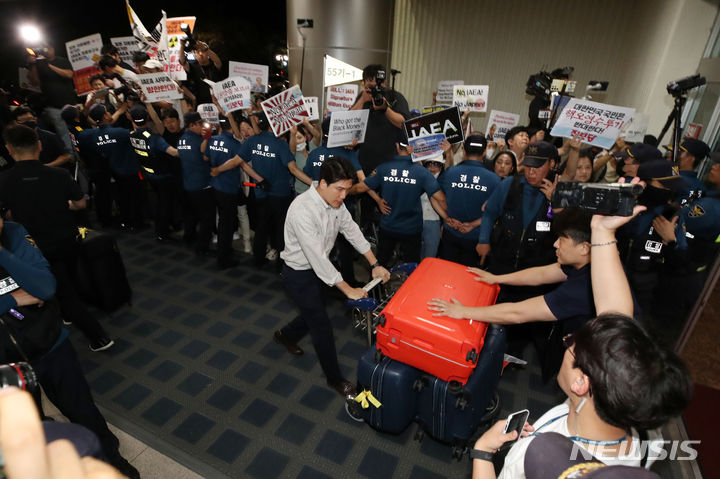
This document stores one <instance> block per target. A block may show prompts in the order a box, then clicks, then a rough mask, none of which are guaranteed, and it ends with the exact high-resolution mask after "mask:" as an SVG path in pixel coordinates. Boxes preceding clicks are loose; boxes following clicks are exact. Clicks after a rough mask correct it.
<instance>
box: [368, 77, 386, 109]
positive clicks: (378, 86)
mask: <svg viewBox="0 0 720 479" xmlns="http://www.w3.org/2000/svg"><path fill="white" fill-rule="evenodd" d="M383 83H385V70H378V72H377V74H376V75H375V86H374V87H372V90H371V95H372V102H373V104H374V105H378V106H380V105H382V104H383V103H385V99H386V96H385V92H386V91H387V89H386V88H385V87H384V86H383Z"/></svg>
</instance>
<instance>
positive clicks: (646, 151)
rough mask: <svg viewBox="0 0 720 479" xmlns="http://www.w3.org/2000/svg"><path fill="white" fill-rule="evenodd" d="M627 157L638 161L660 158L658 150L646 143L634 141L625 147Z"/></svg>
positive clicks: (643, 161) (660, 154)
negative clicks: (628, 146)
mask: <svg viewBox="0 0 720 479" xmlns="http://www.w3.org/2000/svg"><path fill="white" fill-rule="evenodd" d="M627 157H629V158H633V159H634V160H635V161H637V162H638V163H641V164H642V163H645V162H647V161H655V160H662V153H660V150H658V149H657V148H655V147H654V146H652V145H648V144H647V143H635V144H634V145H632V146H631V147H630V148H628V149H627Z"/></svg>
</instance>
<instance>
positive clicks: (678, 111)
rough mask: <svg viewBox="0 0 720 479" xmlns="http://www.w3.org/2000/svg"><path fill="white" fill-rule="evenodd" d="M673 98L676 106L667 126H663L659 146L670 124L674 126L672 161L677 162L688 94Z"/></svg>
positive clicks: (669, 116)
mask: <svg viewBox="0 0 720 479" xmlns="http://www.w3.org/2000/svg"><path fill="white" fill-rule="evenodd" d="M673 98H674V99H675V105H674V106H673V109H672V111H671V112H670V114H669V115H668V118H667V121H666V122H665V126H663V129H662V131H661V132H660V136H658V145H660V144H661V143H662V139H663V137H664V136H665V133H667V131H668V128H670V124H673V133H672V135H673V136H672V159H673V162H677V159H678V146H679V145H680V132H681V131H682V128H680V122H681V121H682V111H683V108H684V107H685V102H686V101H687V93H679V94H676V95H673Z"/></svg>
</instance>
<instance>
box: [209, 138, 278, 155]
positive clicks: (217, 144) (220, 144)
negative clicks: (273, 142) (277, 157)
mask: <svg viewBox="0 0 720 479" xmlns="http://www.w3.org/2000/svg"><path fill="white" fill-rule="evenodd" d="M209 148H210V149H211V150H212V151H217V152H218V153H229V152H230V150H228V149H227V147H226V146H225V140H213V142H212V144H211V145H210V147H209ZM273 156H274V155H273Z"/></svg>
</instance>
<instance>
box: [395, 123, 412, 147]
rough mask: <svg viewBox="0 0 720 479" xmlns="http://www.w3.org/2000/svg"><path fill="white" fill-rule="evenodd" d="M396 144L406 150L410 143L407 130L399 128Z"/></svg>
mask: <svg viewBox="0 0 720 479" xmlns="http://www.w3.org/2000/svg"><path fill="white" fill-rule="evenodd" d="M395 142H396V143H399V144H400V146H401V147H402V148H406V147H407V146H408V145H409V144H410V142H409V141H408V137H407V135H406V134H405V130H404V129H402V128H399V129H398V130H397V135H396V137H395Z"/></svg>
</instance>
